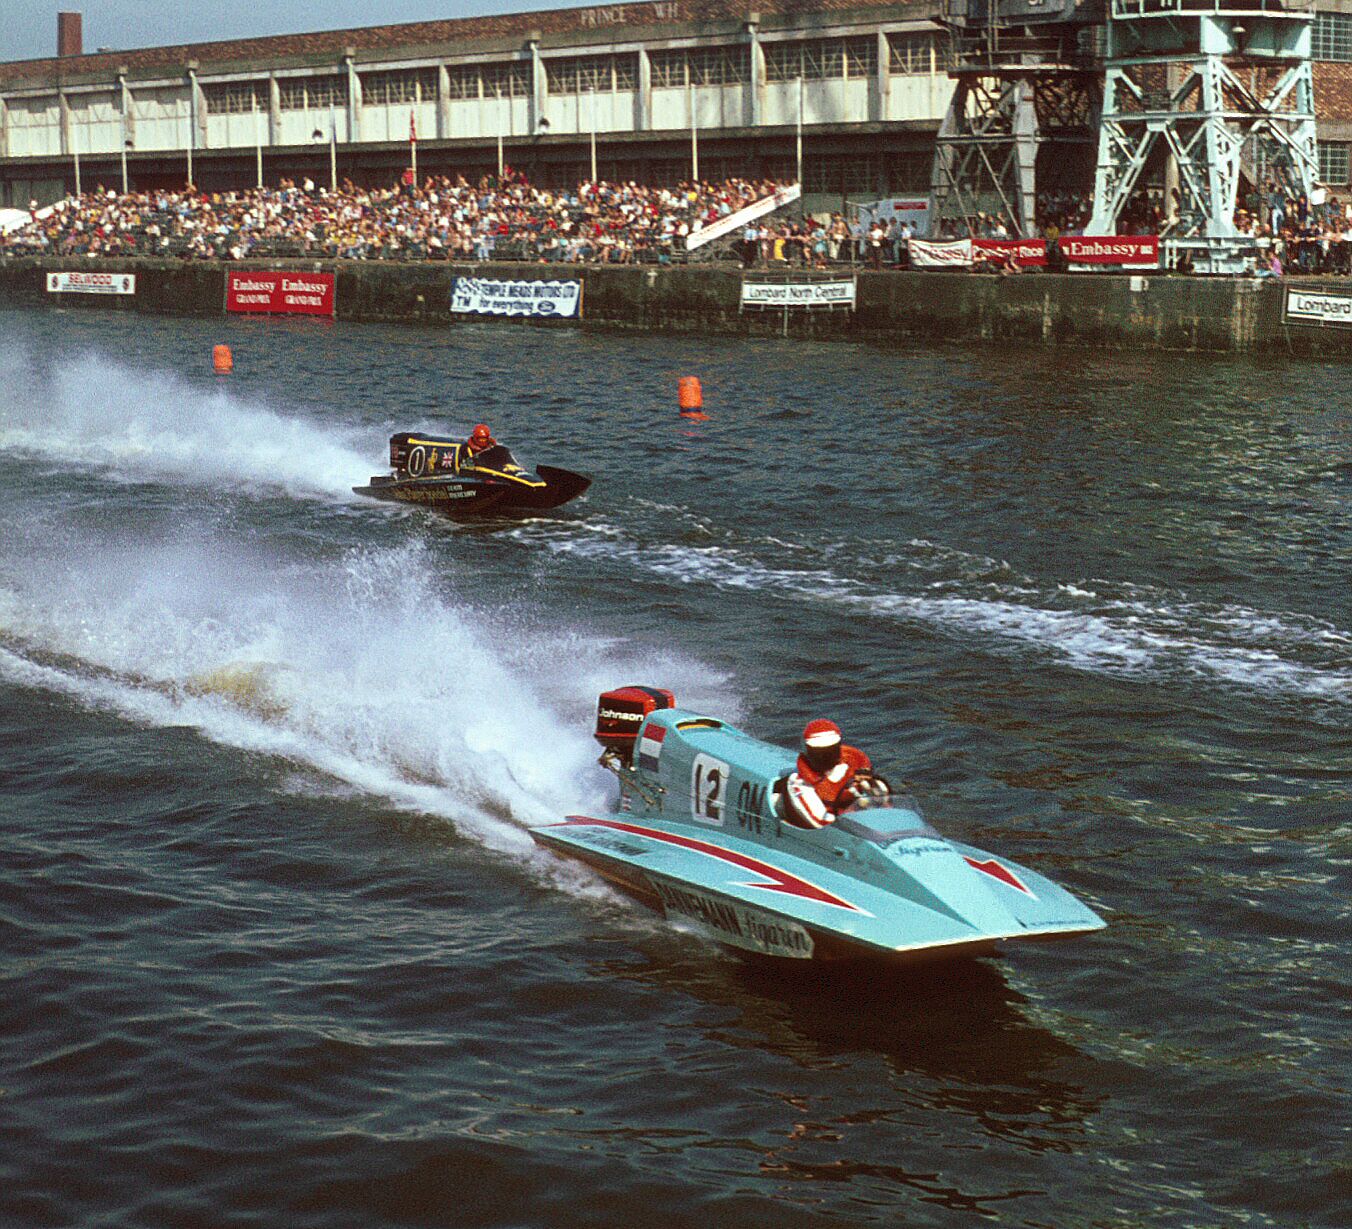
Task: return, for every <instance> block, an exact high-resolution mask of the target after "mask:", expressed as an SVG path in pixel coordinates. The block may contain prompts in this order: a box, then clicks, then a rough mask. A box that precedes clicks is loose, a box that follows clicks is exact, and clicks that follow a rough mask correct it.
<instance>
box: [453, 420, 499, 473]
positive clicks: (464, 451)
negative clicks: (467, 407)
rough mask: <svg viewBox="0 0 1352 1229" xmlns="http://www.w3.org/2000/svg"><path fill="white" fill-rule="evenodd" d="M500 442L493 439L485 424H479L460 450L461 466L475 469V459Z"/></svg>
mask: <svg viewBox="0 0 1352 1229" xmlns="http://www.w3.org/2000/svg"><path fill="white" fill-rule="evenodd" d="M497 442H498V441H497V440H495V439H494V438H493V433H492V432H491V431H489V429H488V427H487V425H486V424H484V423H479V424H478V426H476V427H475V428H474V430H473V431H471V432H470V433H469V439H467V440H466V441H465V443H464V446H463V447H462V448H461V449H460V464H461V465H463V466H465V467H466V468H468V469H473V468H474V458H475V457H477V456H478V455H479V453H481V452H483V450H484V449H485V448H492V447H493V445H494V444H496V443H497Z"/></svg>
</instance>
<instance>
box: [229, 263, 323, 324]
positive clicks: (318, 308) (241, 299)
mask: <svg viewBox="0 0 1352 1229" xmlns="http://www.w3.org/2000/svg"><path fill="white" fill-rule="evenodd" d="M333 299H334V294H333V274H332V273H255V272H254V271H252V270H250V271H249V272H247V273H242V272H237V271H236V270H234V269H232V270H231V271H230V272H229V273H227V274H226V277H225V310H226V311H228V312H274V313H278V314H286V315H291V314H300V315H306V316H332V315H333Z"/></svg>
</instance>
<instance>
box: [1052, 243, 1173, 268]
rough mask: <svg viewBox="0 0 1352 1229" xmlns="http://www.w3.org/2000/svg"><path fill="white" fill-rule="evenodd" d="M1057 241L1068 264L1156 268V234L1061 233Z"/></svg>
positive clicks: (1158, 255)
mask: <svg viewBox="0 0 1352 1229" xmlns="http://www.w3.org/2000/svg"><path fill="white" fill-rule="evenodd" d="M1057 242H1058V243H1059V244H1060V245H1061V251H1062V252H1064V253H1065V257H1066V261H1067V263H1068V264H1072V265H1125V266H1126V267H1127V268H1131V269H1157V268H1159V263H1160V237H1159V236H1158V235H1062V236H1061V238H1060V239H1058V240H1057Z"/></svg>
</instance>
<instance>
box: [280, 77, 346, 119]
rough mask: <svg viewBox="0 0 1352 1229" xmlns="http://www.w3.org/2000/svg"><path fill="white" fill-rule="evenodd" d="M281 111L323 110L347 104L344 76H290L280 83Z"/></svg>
mask: <svg viewBox="0 0 1352 1229" xmlns="http://www.w3.org/2000/svg"><path fill="white" fill-rule="evenodd" d="M280 90H281V107H282V110H283V111H324V110H327V109H328V108H329V107H345V106H347V78H346V77H337V76H334V77H290V78H287V79H286V80H284V81H282V82H281V83H280Z"/></svg>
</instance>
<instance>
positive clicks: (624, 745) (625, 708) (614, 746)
mask: <svg viewBox="0 0 1352 1229" xmlns="http://www.w3.org/2000/svg"><path fill="white" fill-rule="evenodd" d="M675 707H676V697H675V696H674V695H672V693H671V692H669V691H663V690H662V688H660V687H617V688H615V690H614V691H603V692H602V693H601V698H600V699H599V700H598V701H597V702H596V741H597V742H598V743H600V744H601V746H603V747H604V748H605V749H606V750H607V751H615V752H617V753H618V754H619V755H620V757H621V758H622V759H623V760H624V762H625V763H626V764H627V763H628V762H629V761H630V760H631V759H632V758H633V754H634V741H635V739H637V738H638V728H639V726H641V725H642V724H643V721H644V718H646V717H647V716H648V714H649V713H652V712H656V711H657V710H658V709H659V708H675Z"/></svg>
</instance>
